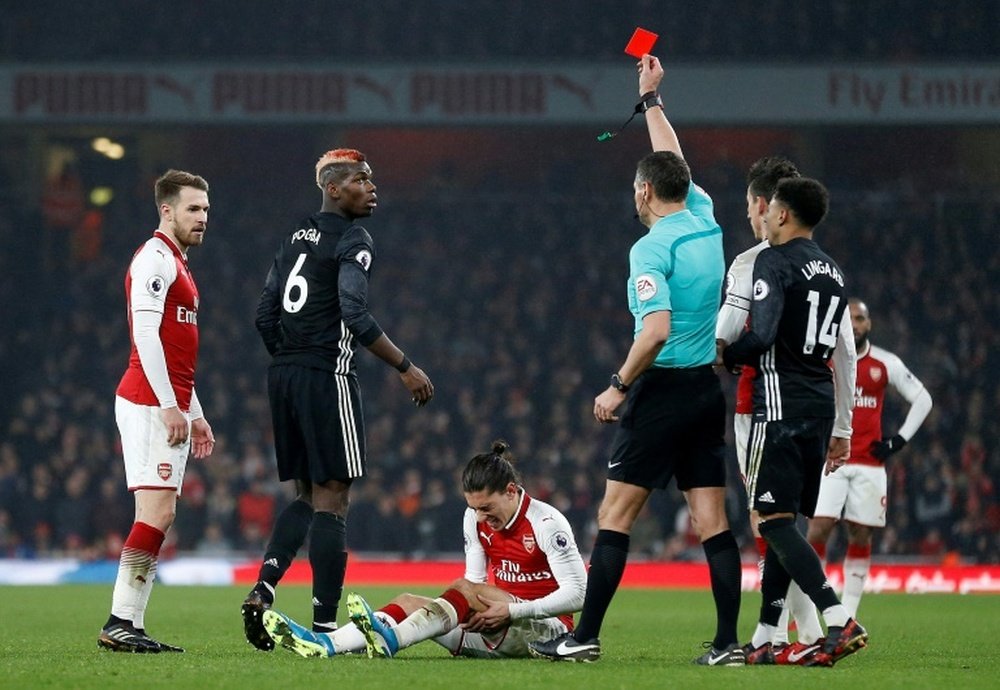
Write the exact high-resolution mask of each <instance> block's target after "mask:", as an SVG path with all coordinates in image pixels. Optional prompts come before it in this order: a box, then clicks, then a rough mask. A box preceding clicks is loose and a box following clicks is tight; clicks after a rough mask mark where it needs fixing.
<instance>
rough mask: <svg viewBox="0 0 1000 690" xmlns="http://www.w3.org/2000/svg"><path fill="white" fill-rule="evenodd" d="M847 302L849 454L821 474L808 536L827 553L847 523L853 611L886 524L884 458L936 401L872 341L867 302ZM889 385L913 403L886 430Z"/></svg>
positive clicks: (848, 595)
mask: <svg viewBox="0 0 1000 690" xmlns="http://www.w3.org/2000/svg"><path fill="white" fill-rule="evenodd" d="M848 308H849V309H850V312H851V326H852V328H853V330H854V342H855V345H856V346H857V349H858V374H857V383H856V385H855V393H854V422H853V426H854V434H853V436H852V437H851V457H850V459H849V460H848V461H847V464H846V465H845V466H844V467H841V468H840V470H839V471H837V472H834V473H832V474H828V475H826V476H824V477H823V480H822V482H821V483H820V487H819V498H818V499H817V501H816V511H815V513H814V515H813V519H812V520H810V522H809V534H808V539H809V542H810V543H811V544H812V545H813V548H814V549H816V552H817V553H818V554H819V555H820V557H821V558H825V556H826V542H827V539H829V537H830V532H832V531H833V527H834V525H836V524H837V521H838V520H841V519H843V520H844V522H845V523H846V524H847V556H846V558H845V559H844V596H843V603H844V607H845V608H846V609H847V611H848V613H850V614H851V616H852V617H854V616H855V615H856V614H857V611H858V604H859V603H860V602H861V594H862V593H863V592H864V588H865V582H866V581H867V580H868V570H869V568H870V566H871V554H872V532H873V531H874V529H875V528H876V527H885V513H886V504H887V499H888V493H887V484H888V482H887V478H886V471H885V462H886V460H888V459H889V457H890V456H892V455H894V454H896V453H898V452H899V450H900V449H901V448H902V447H903V446H905V445H906V443H907V442H908V441H909V440H910V439H911V438H913V435H914V434H915V433H916V432H917V429H919V428H920V425H921V424H922V423H923V421H924V419H926V418H927V415H928V414H929V413H930V411H931V407H932V405H933V402H932V401H931V394H930V393H928V392H927V389H926V388H924V384H922V383H921V382H920V380H919V379H917V377H916V376H914V375H913V374H912V373H910V370H909V369H907V368H906V365H905V364H903V362H902V360H901V359H900V358H899V357H897V356H896V355H894V354H892V353H891V352H889V351H887V350H883V349H882V348H880V347H876V346H875V345H872V344H871V342H869V340H868V334H869V333H870V332H871V328H872V322H871V318H870V317H869V315H868V307H867V306H866V305H865V303H864V302H862V301H861V300H859V299H857V298H854V297H852V298H851V299H850V300H849V301H848ZM888 388H893V389H895V390H896V392H897V393H899V394H900V395H901V396H903V398H904V399H905V400H906V402H908V403H909V404H910V410H909V412H908V413H907V415H906V420H905V421H904V422H903V425H902V426H901V427H900V428H899V431H897V432H896V433H895V434H886V433H885V432H884V431H883V429H882V407H883V402H884V399H885V391H886V389H888Z"/></svg>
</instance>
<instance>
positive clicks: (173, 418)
mask: <svg viewBox="0 0 1000 690" xmlns="http://www.w3.org/2000/svg"><path fill="white" fill-rule="evenodd" d="M160 419H162V420H163V424H164V425H165V426H166V427H167V444H168V445H169V446H170V447H171V448H176V447H177V446H180V445H183V444H184V442H185V441H187V439H188V420H187V417H185V416H184V413H183V412H181V411H180V409H178V408H177V407H167V408H165V409H162V410H160Z"/></svg>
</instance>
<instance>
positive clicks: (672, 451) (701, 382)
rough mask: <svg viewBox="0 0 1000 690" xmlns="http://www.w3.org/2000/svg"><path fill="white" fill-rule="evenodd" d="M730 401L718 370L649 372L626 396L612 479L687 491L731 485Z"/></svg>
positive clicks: (613, 449)
mask: <svg viewBox="0 0 1000 690" xmlns="http://www.w3.org/2000/svg"><path fill="white" fill-rule="evenodd" d="M725 430H726V401H725V398H724V397H723V395H722V386H721V385H720V384H719V377H718V376H716V374H715V372H714V371H712V367H710V366H707V365H706V366H703V367H697V368H694V369H658V368H651V369H647V370H646V371H645V372H643V373H642V375H641V376H640V377H639V378H638V379H636V380H635V383H633V384H632V387H631V388H629V391H628V393H627V394H626V397H625V405H624V408H623V410H622V413H621V420H620V422H619V426H618V431H617V432H616V433H615V438H614V441H613V442H612V446H611V460H610V461H609V462H608V479H613V480H615V481H619V482H625V483H626V484H633V485H635V486H641V487H644V488H647V489H664V488H666V487H667V485H668V484H669V483H670V479H671V477H674V476H676V477H677V488H679V489H680V490H681V491H687V490H688V489H696V488H700V487H708V486H725V485H726V464H725V448H726V441H725Z"/></svg>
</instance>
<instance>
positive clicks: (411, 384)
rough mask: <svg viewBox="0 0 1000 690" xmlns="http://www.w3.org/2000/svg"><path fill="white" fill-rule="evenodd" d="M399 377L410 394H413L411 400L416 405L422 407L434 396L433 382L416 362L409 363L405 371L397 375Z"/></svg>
mask: <svg viewBox="0 0 1000 690" xmlns="http://www.w3.org/2000/svg"><path fill="white" fill-rule="evenodd" d="M399 378H400V379H401V380H402V381H403V385H404V386H406V389H407V390H408V391H410V395H411V396H413V402H414V403H416V405H417V407H423V406H424V405H426V404H427V403H429V402H430V401H431V398H433V397H434V384H433V383H431V380H430V378H428V376H427V374H425V373H424V370H423V369H421V368H420V367H418V366H417V365H416V364H411V365H410V368H409V369H407V370H406V372H404V373H402V374H400V375H399Z"/></svg>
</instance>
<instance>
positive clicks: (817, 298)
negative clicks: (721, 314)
mask: <svg viewBox="0 0 1000 690" xmlns="http://www.w3.org/2000/svg"><path fill="white" fill-rule="evenodd" d="M846 307H847V299H846V298H845V296H844V274H843V272H842V271H841V270H840V267H839V266H838V265H837V264H836V263H835V262H834V261H833V259H831V258H830V257H829V256H827V255H826V254H825V253H824V252H823V250H822V249H820V248H819V246H818V245H817V244H816V243H815V242H814V241H813V240H811V239H806V238H796V239H793V240H790V241H788V242H786V243H784V244H781V245H778V246H773V247H769V248H768V249H765V250H763V251H762V252H761V253H760V254H759V255H758V256H757V261H756V262H755V263H754V269H753V300H752V302H751V304H750V318H749V322H750V329H749V330H748V331H746V332H744V333H743V334H742V335H741V336H740V337H739V339H737V341H736V342H735V343H733V344H732V345H730V346H729V347H727V348H726V349H725V351H724V353H723V358H724V360H725V363H726V366H727V367H729V368H731V367H732V366H733V365H735V364H749V365H751V366H754V367H756V368H757V377H756V378H755V379H754V384H753V386H754V388H753V415H754V419H755V420H761V421H776V420H779V419H791V418H794V417H833V416H834V398H833V376H832V373H831V371H830V366H829V364H828V360H829V359H830V356H831V355H832V354H833V350H834V348H835V347H836V345H837V333H838V330H839V328H840V322H841V318H842V316H843V314H844V309H845V308H846Z"/></svg>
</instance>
